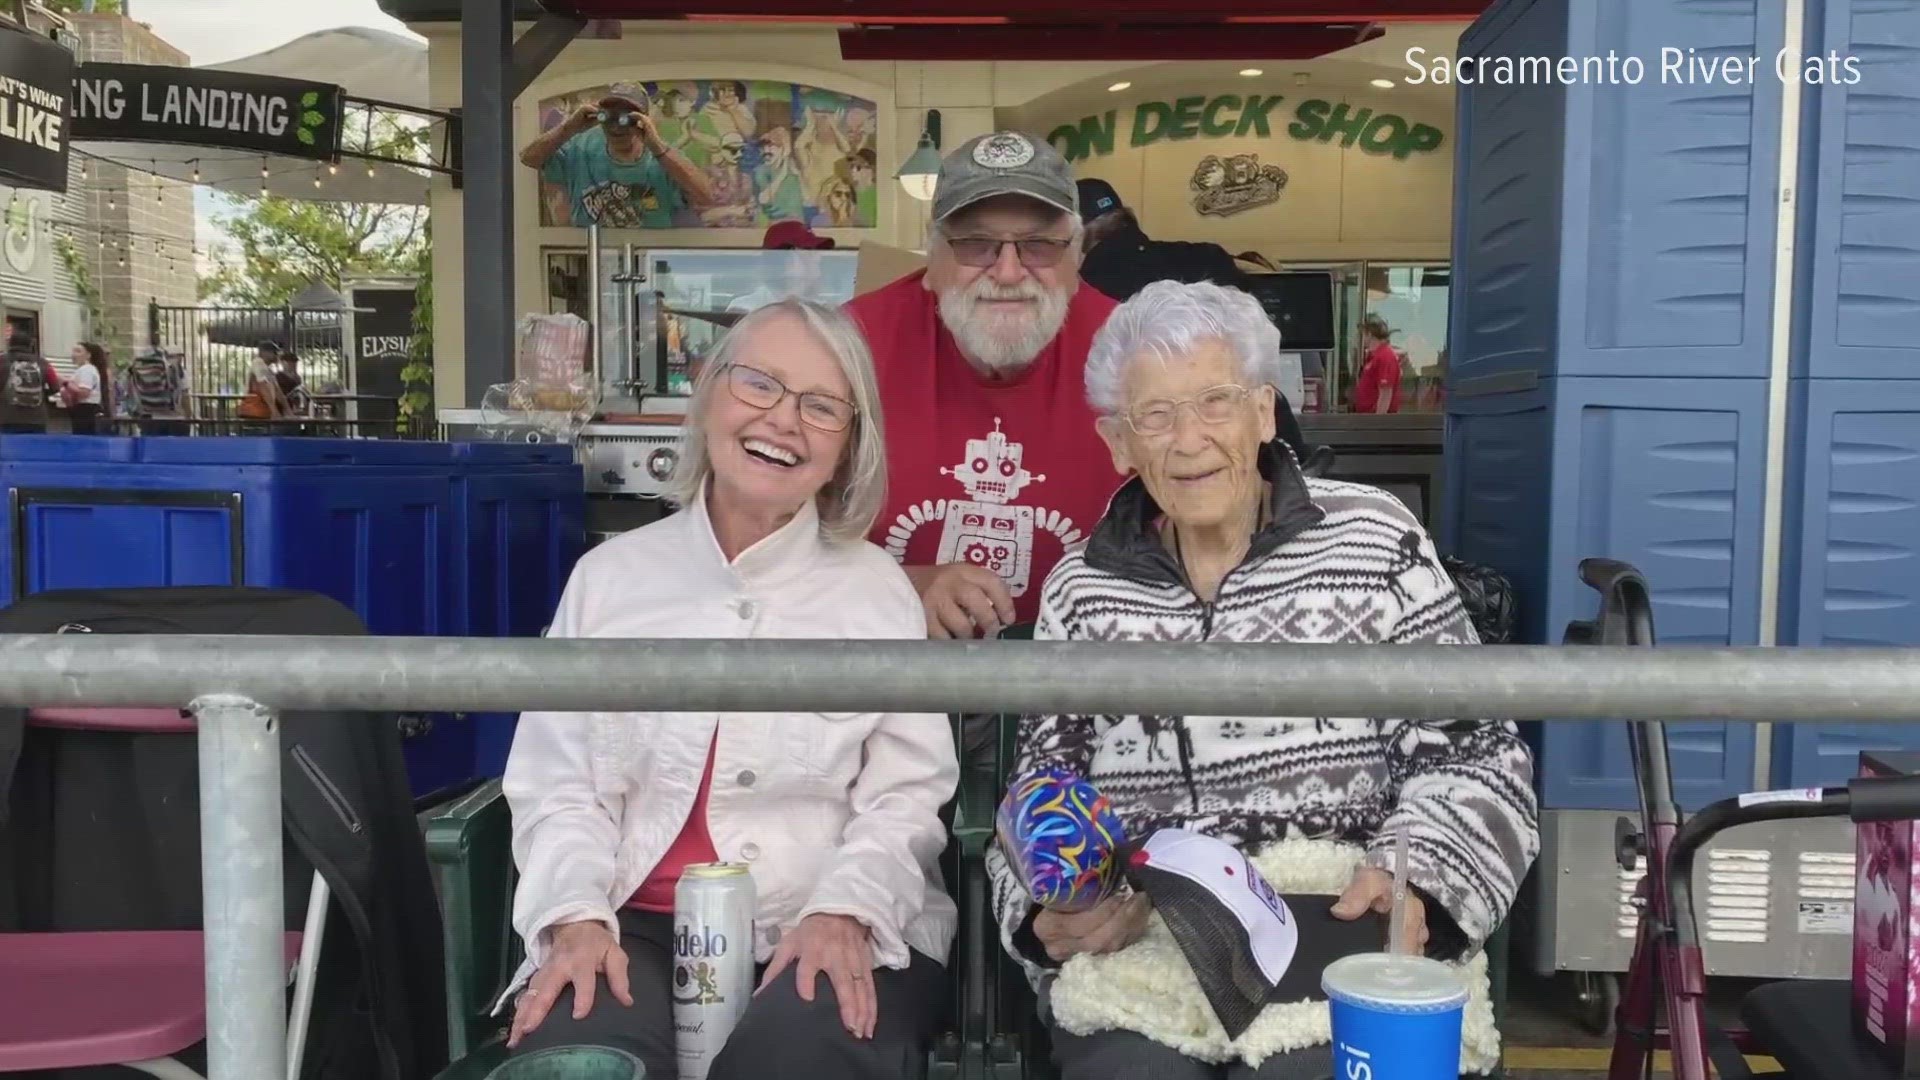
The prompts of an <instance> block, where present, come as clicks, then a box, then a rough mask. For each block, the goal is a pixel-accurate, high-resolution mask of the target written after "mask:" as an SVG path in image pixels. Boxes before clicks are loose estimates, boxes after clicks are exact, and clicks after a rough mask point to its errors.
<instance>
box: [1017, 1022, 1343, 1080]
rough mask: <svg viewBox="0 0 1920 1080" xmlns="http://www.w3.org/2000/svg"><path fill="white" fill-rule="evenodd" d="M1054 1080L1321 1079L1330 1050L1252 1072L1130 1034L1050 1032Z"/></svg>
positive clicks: (1283, 1057)
mask: <svg viewBox="0 0 1920 1080" xmlns="http://www.w3.org/2000/svg"><path fill="white" fill-rule="evenodd" d="M1053 1063H1054V1064H1055V1065H1056V1066H1058V1067H1059V1069H1060V1080H1322V1078H1323V1077H1330V1076H1332V1075H1333V1050H1332V1048H1331V1047H1326V1046H1311V1047H1308V1048H1306V1049H1304V1050H1295V1051H1294V1052H1292V1053H1290V1054H1277V1055H1275V1056H1273V1057H1270V1058H1268V1059H1266V1060H1265V1061H1262V1062H1261V1063H1260V1067H1259V1068H1258V1069H1255V1068H1253V1067H1251V1066H1249V1065H1247V1064H1245V1063H1244V1062H1235V1063H1233V1064H1231V1065H1213V1064H1209V1063H1207V1062H1205V1061H1197V1060H1195V1059H1193V1058H1190V1057H1187V1056H1186V1055H1184V1054H1182V1053H1180V1051H1178V1050H1175V1049H1173V1048H1172V1047H1170V1046H1163V1045H1161V1044H1160V1043H1157V1042H1154V1041H1153V1040H1152V1039H1149V1038H1147V1037H1146V1036H1145V1035H1141V1034H1138V1033H1136V1032H1132V1031H1099V1032H1095V1033H1094V1034H1092V1035H1070V1034H1068V1033H1066V1032H1064V1031H1061V1030H1060V1029H1059V1028H1055V1029H1054V1030H1053Z"/></svg>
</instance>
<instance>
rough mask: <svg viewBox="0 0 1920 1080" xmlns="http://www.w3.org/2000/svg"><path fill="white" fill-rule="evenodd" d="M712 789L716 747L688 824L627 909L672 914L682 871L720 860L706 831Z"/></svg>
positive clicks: (709, 749) (709, 755)
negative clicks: (708, 802) (674, 897)
mask: <svg viewBox="0 0 1920 1080" xmlns="http://www.w3.org/2000/svg"><path fill="white" fill-rule="evenodd" d="M713 737H714V741H715V742H718V741H719V739H720V734H719V732H715V733H714V736H713ZM712 790H713V747H712V746H711V745H709V746H708V747H707V771H706V772H705V773H703V774H701V776H700V791H699V793H698V794H696V795H694V797H693V809H692V810H691V811H690V812H688V814H687V823H686V824H684V825H682V826H680V835H679V836H676V837H674V838H673V843H671V844H668V845H667V853H666V854H664V855H662V856H660V861H659V862H658V863H655V864H654V867H653V872H652V873H649V874H648V875H647V880H645V881H643V882H641V883H640V888H638V889H636V890H634V894H633V898H632V899H630V900H628V901H627V906H628V907H630V908H637V909H639V910H641V911H657V912H663V913H665V914H668V915H671V914H673V887H674V886H675V885H678V884H679V883H680V874H681V872H682V871H684V870H685V869H686V868H687V867H689V866H691V865H693V864H694V863H710V862H719V861H720V853H719V852H717V851H715V850H713V834H711V833H709V832H708V831H707V793H708V792H709V791H712Z"/></svg>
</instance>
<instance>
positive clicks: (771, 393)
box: [727, 364, 860, 431]
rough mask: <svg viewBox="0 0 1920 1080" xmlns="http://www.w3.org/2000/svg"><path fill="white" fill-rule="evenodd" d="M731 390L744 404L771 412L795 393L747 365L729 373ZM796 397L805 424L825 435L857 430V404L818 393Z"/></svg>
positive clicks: (739, 365) (771, 377)
mask: <svg viewBox="0 0 1920 1080" xmlns="http://www.w3.org/2000/svg"><path fill="white" fill-rule="evenodd" d="M727 389H728V390H730V391H732V392H733V396H734V398H735V399H737V400H738V401H740V402H741V403H742V404H744V405H751V406H753V407H754V408H756V409H771V408H773V407H774V406H776V405H778V404H780V403H781V402H782V401H785V400H786V399H787V395H788V394H792V393H793V391H792V390H789V389H787V384H786V383H783V382H781V381H780V380H779V379H776V378H774V377H773V376H771V375H769V374H767V373H766V372H764V371H761V370H760V369H759V368H756V367H748V366H747V365H745V364H734V365H733V366H732V367H730V368H728V369H727ZM794 396H795V397H796V398H798V399H799V400H800V420H801V422H802V423H804V424H806V425H807V426H808V427H813V428H819V429H820V430H821V431H845V430H847V428H849V427H851V426H853V418H854V417H855V416H856V415H858V414H859V412H860V410H859V409H857V408H855V407H854V404H853V402H851V401H847V400H845V399H844V398H837V397H834V396H833V395H832V394H822V393H820V392H818V391H816V390H809V391H807V392H806V393H803V394H794Z"/></svg>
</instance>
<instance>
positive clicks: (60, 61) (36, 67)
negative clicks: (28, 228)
mask: <svg viewBox="0 0 1920 1080" xmlns="http://www.w3.org/2000/svg"><path fill="white" fill-rule="evenodd" d="M0 73H4V74H0V180H4V181H5V182H7V183H9V184H12V185H14V186H16V187H24V188H38V189H41V190H45V191H65V190H67V138H68V136H69V134H70V132H69V131H68V127H67V94H68V92H69V88H70V87H71V86H72V84H73V53H71V52H69V51H68V50H67V49H66V47H65V46H63V45H61V44H60V43H59V42H57V41H54V40H53V39H51V38H44V37H41V36H39V35H37V34H29V33H25V32H23V31H19V30H5V29H0Z"/></svg>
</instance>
